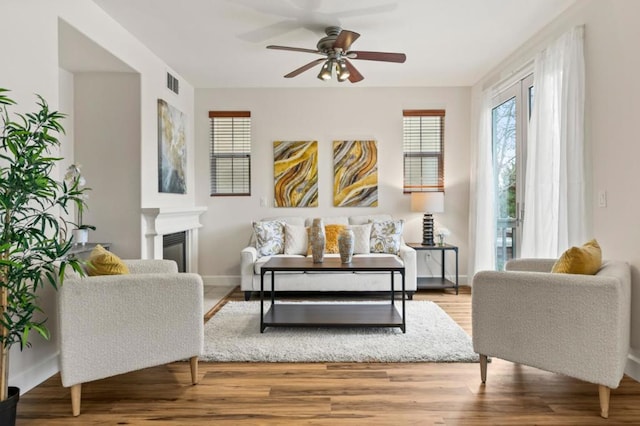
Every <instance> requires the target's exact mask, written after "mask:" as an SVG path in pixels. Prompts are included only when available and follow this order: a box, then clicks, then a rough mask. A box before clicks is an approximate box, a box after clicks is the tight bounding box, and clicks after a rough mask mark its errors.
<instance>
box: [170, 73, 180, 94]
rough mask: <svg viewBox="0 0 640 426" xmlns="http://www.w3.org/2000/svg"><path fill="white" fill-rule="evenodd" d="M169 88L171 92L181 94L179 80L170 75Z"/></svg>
mask: <svg viewBox="0 0 640 426" xmlns="http://www.w3.org/2000/svg"><path fill="white" fill-rule="evenodd" d="M167 87H168V88H169V90H171V91H172V92H175V93H176V94H178V93H179V92H180V88H179V85H178V79H177V78H175V77H174V76H172V75H171V74H169V73H167Z"/></svg>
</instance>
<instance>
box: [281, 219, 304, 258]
mask: <svg viewBox="0 0 640 426" xmlns="http://www.w3.org/2000/svg"><path fill="white" fill-rule="evenodd" d="M308 241H309V238H308V234H307V228H306V227H304V226H300V225H289V224H288V223H285V224H284V254H301V255H303V256H304V255H306V254H307V246H308V245H309V242H308Z"/></svg>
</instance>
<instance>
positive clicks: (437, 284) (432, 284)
mask: <svg viewBox="0 0 640 426" xmlns="http://www.w3.org/2000/svg"><path fill="white" fill-rule="evenodd" d="M407 245H408V246H409V247H411V248H413V249H414V250H416V251H420V250H429V251H434V250H435V251H440V252H441V253H442V259H441V262H440V263H441V264H442V271H441V272H442V274H441V276H440V277H418V289H438V288H455V289H456V294H458V247H457V246H452V245H451V244H442V245H431V246H427V245H423V244H420V243H407ZM447 250H451V251H453V252H454V253H455V255H456V281H455V282H452V281H450V280H448V279H447V278H446V277H445V271H444V261H445V252H446V251H447Z"/></svg>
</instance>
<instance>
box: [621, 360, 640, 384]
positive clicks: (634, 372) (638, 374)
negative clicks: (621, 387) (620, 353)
mask: <svg viewBox="0 0 640 426" xmlns="http://www.w3.org/2000/svg"><path fill="white" fill-rule="evenodd" d="M624 373H625V374H626V375H627V376H629V377H631V378H632V379H633V380H635V381H636V382H640V357H638V356H636V355H634V354H631V353H630V354H629V355H628V356H627V365H626V366H625V369H624Z"/></svg>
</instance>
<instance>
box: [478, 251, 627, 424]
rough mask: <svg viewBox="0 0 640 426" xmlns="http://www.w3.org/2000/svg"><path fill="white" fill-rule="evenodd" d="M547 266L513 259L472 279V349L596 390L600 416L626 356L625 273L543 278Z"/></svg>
mask: <svg viewBox="0 0 640 426" xmlns="http://www.w3.org/2000/svg"><path fill="white" fill-rule="evenodd" d="M554 263H555V259H515V260H510V261H509V262H507V264H506V269H507V270H506V271H500V272H497V271H482V272H478V273H477V274H475V276H474V277H473V287H472V288H473V301H472V317H473V347H474V350H475V351H476V352H477V353H479V354H480V371H481V379H482V382H483V383H484V382H485V381H486V374H487V356H493V357H497V358H501V359H505V360H507V361H511V362H516V363H519V364H525V365H529V366H532V367H536V368H540V369H542V370H546V371H552V372H555V373H560V374H565V375H567V376H570V377H575V378H577V379H581V380H584V381H587V382H591V383H595V384H598V385H599V393H600V404H601V415H602V417H605V418H606V417H607V416H608V412H609V393H610V389H614V388H617V387H618V384H619V383H620V380H621V379H622V375H623V373H624V367H625V364H626V361H627V354H628V351H629V330H630V316H631V302H630V301H631V271H630V268H629V265H628V264H627V263H626V262H621V261H607V262H604V263H603V264H602V266H601V267H600V270H599V271H598V273H597V274H596V275H579V274H554V273H550V271H551V268H552V267H553V264H554Z"/></svg>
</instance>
